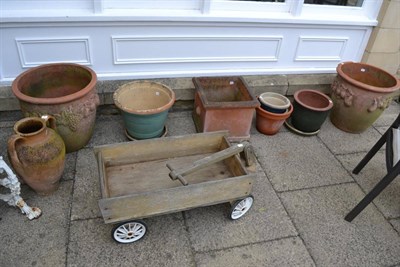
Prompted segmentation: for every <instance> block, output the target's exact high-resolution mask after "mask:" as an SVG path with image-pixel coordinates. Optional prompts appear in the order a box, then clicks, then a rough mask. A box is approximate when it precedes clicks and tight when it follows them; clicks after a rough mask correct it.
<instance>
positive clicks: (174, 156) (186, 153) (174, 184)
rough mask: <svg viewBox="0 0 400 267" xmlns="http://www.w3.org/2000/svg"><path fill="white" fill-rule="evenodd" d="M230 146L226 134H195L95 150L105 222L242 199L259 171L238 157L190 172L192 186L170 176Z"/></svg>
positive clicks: (108, 146) (102, 147)
mask: <svg viewBox="0 0 400 267" xmlns="http://www.w3.org/2000/svg"><path fill="white" fill-rule="evenodd" d="M228 147H230V143H229V141H227V139H226V132H214V133H204V134H193V135H186V136H177V137H165V138H158V139H151V140H142V141H136V142H129V143H120V144H113V145H106V146H99V147H96V148H95V154H96V158H97V162H98V167H99V178H100V186H101V196H102V198H101V199H100V200H99V206H100V210H101V213H102V216H103V218H104V221H105V223H116V222H123V221H127V220H131V219H138V218H145V217H150V216H155V215H161V214H167V213H171V212H178V211H182V210H187V209H191V208H195V207H200V206H209V205H214V204H219V203H223V202H230V201H234V200H238V199H242V198H244V197H246V196H249V195H250V194H251V190H252V185H253V182H254V179H255V174H250V173H248V172H247V170H246V168H245V167H244V166H243V164H242V163H241V160H240V159H239V157H238V155H234V156H231V157H229V158H227V159H225V160H222V161H220V162H217V163H214V164H213V165H210V166H208V167H207V168H204V169H201V170H198V171H196V172H194V173H192V174H190V175H187V176H185V178H186V180H187V182H188V185H186V186H184V185H182V183H181V182H180V181H178V180H172V179H171V178H170V177H169V172H170V170H169V169H168V168H167V167H166V164H167V163H169V164H172V165H173V166H175V167H177V168H181V167H185V166H190V165H191V164H192V163H193V162H194V161H196V160H199V159H202V158H204V157H206V156H209V155H211V154H214V153H216V152H218V151H221V150H224V149H226V148H228Z"/></svg>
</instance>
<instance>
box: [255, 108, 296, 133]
mask: <svg viewBox="0 0 400 267" xmlns="http://www.w3.org/2000/svg"><path fill="white" fill-rule="evenodd" d="M292 112H293V106H292V105H291V104H290V106H289V109H288V111H286V112H285V113H272V112H268V111H266V110H264V109H262V108H261V107H257V108H256V127H257V130H258V131H259V132H261V133H263V134H266V135H274V134H276V133H277V132H278V131H279V129H280V128H281V127H282V125H283V123H284V122H285V120H286V119H287V118H289V116H290V114H292Z"/></svg>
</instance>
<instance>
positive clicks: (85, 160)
mask: <svg viewBox="0 0 400 267" xmlns="http://www.w3.org/2000/svg"><path fill="white" fill-rule="evenodd" d="M100 198H101V193H100V185H99V177H98V168H97V161H96V158H95V155H94V153H93V149H91V148H85V149H81V150H79V151H78V157H77V160H76V174H75V183H74V194H73V198H72V210H71V220H79V219H88V218H97V217H100V216H101V213H100V210H99V206H98V200H99V199H100Z"/></svg>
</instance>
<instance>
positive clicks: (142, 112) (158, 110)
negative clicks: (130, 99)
mask: <svg viewBox="0 0 400 267" xmlns="http://www.w3.org/2000/svg"><path fill="white" fill-rule="evenodd" d="M136 84H142V85H143V84H147V85H154V84H156V85H158V86H160V87H161V88H163V89H166V91H168V93H169V95H170V97H171V99H170V100H169V101H168V103H167V104H165V105H163V106H161V107H158V108H153V109H143V110H135V109H131V108H127V107H124V106H123V105H122V104H121V102H120V101H119V100H118V95H119V94H120V93H121V92H122V91H123V90H127V89H126V88H127V87H128V86H131V85H136ZM113 99H114V104H115V105H116V106H117V107H118V108H119V109H120V110H122V111H124V112H127V113H131V114H137V115H152V114H157V113H161V112H163V111H165V110H168V109H169V108H170V107H172V105H173V104H174V103H175V92H174V91H173V90H172V89H171V88H170V87H168V86H166V85H165V84H162V83H159V82H153V81H133V82H129V83H126V84H123V85H121V86H120V87H119V88H118V89H117V90H116V91H115V92H114V94H113Z"/></svg>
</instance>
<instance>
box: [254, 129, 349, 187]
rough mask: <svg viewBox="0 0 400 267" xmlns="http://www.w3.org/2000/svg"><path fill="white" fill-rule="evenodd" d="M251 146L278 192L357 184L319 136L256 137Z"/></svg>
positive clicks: (289, 134) (286, 134) (284, 134)
mask: <svg viewBox="0 0 400 267" xmlns="http://www.w3.org/2000/svg"><path fill="white" fill-rule="evenodd" d="M251 144H252V145H253V147H254V149H255V152H256V154H257V155H258V159H259V161H260V163H261V166H262V167H263V169H264V170H265V173H266V174H267V176H268V178H269V179H270V181H271V183H272V185H273V186H274V189H275V190H277V191H278V192H282V191H287V190H296V189H302V188H310V187H316V186H323V185H330V184H338V183H343V182H349V181H353V179H352V178H351V176H350V175H349V174H348V173H347V171H346V170H345V169H344V168H343V167H342V166H341V164H340V162H339V161H338V160H337V159H336V158H335V157H334V155H332V153H331V152H330V151H329V150H328V149H327V148H326V147H325V145H324V144H323V143H322V142H321V141H320V140H319V139H318V138H317V137H316V136H312V137H304V136H299V135H295V134H293V133H290V132H287V133H280V134H277V135H274V136H262V135H253V136H252V137H251Z"/></svg>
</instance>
